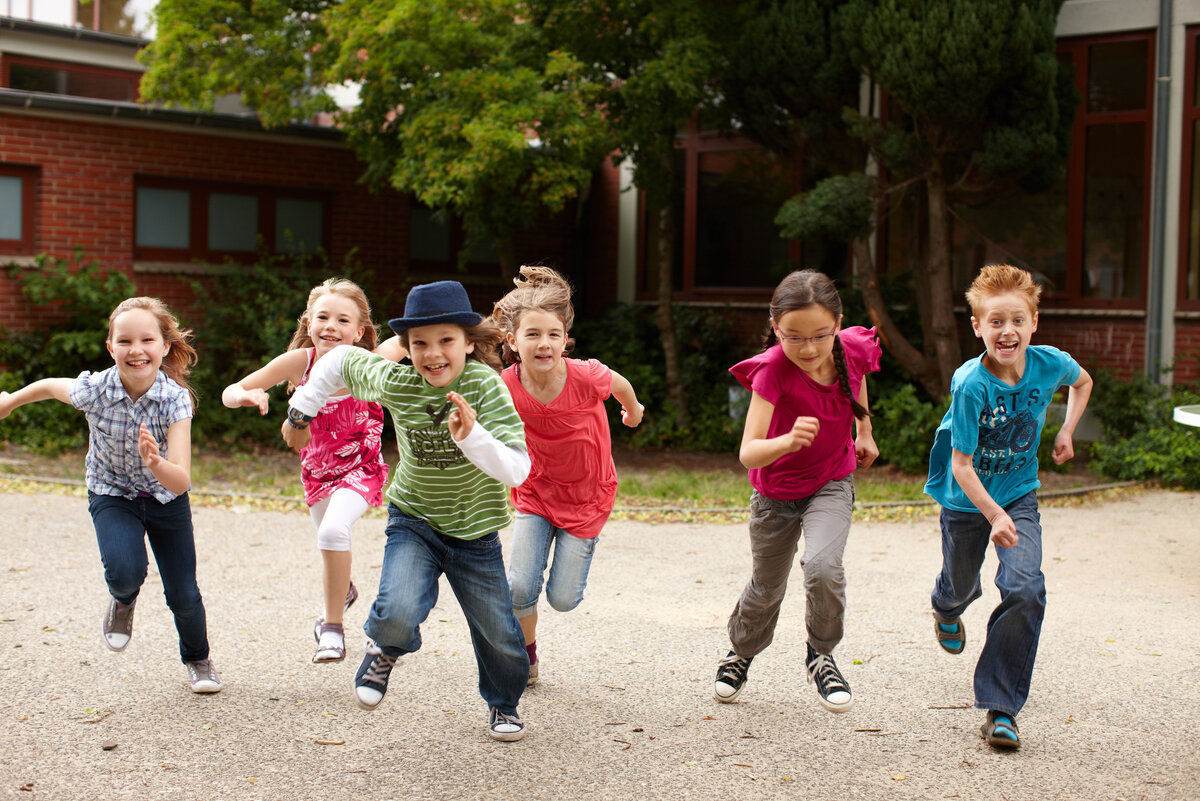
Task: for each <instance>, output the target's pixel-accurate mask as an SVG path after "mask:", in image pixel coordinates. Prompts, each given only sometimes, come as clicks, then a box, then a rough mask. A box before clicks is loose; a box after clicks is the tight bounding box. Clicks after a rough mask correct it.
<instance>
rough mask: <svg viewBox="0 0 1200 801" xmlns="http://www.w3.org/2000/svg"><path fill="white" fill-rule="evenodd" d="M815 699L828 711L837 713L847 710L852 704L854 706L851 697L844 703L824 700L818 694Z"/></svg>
mask: <svg viewBox="0 0 1200 801" xmlns="http://www.w3.org/2000/svg"><path fill="white" fill-rule="evenodd" d="M817 700H818V701H820V702H821V706H823V707H825V708H826V709H828V710H829V711H830V712H835V713H839V714H840V713H842V712H849V711H850V708H851V707H852V706H854V699H853V698H851V699H850V700H849V701H847V702H846V703H844V704H835V703H831V702H830V701H827V700H825V699H824V698H822V697H821V696H819V695H818V696H817Z"/></svg>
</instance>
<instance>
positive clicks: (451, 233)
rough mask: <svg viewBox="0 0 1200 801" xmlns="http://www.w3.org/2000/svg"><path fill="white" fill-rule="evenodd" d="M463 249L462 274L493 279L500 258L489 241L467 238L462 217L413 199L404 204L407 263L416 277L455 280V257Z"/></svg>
mask: <svg viewBox="0 0 1200 801" xmlns="http://www.w3.org/2000/svg"><path fill="white" fill-rule="evenodd" d="M464 248H466V249H467V252H466V254H465V258H466V272H465V274H466V275H469V276H475V277H479V278H488V279H493V278H496V277H497V276H499V275H500V271H499V264H500V257H499V255H498V254H497V253H496V249H495V247H494V246H493V245H492V243H491V242H475V243H469V242H468V241H467V233H466V230H465V228H464V227H463V223H462V219H461V218H459V217H457V216H455V215H453V214H450V213H449V212H445V211H437V210H435V209H431V208H429V207H428V206H426V205H424V204H423V203H420V202H418V201H417V200H415V199H412V200H410V201H409V204H408V265H409V271H410V272H411V273H412V275H413V277H414V278H415V279H417V280H421V281H426V280H431V279H438V278H443V277H445V278H454V279H456V280H457V279H459V278H461V277H462V275H463V274H464V273H463V271H461V270H459V267H458V265H459V256H460V254H462V251H463V249H464Z"/></svg>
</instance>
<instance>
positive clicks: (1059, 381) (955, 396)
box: [925, 345, 1080, 512]
mask: <svg viewBox="0 0 1200 801" xmlns="http://www.w3.org/2000/svg"><path fill="white" fill-rule="evenodd" d="M1079 373H1080V368H1079V364H1078V363H1077V362H1076V361H1075V360H1074V359H1073V358H1071V355H1070V354H1069V353H1065V352H1063V351H1061V350H1059V349H1058V348H1052V347H1050V346H1048V345H1030V346H1029V348H1027V349H1026V351H1025V374H1024V375H1022V376H1021V380H1020V381H1019V382H1017V384H1016V385H1015V386H1010V385H1009V384H1006V383H1004V382H1003V381H1001V380H1000V379H998V378H996V377H995V376H994V375H992V374H991V373H990V372H988V369H987V368H986V367H984V366H983V354H980V355H979V356H977V357H976V358H974V359H971V360H970V361H968V362H966V363H965V364H963V365H962V366H961V367H959V368H958V369H957V370H955V371H954V378H953V379H952V380H951V382H950V408H949V409H947V410H946V416H945V417H943V418H942V422H941V425H939V426H938V430H937V434H936V435H935V436H934V440H933V450H932V451H930V453H929V480H928V481H927V482H926V483H925V492H926V494H928V495H930V496H932V497H933V499H934V500H936V501H937V502H938V503H940V504H941V505H942V506H943V507H945V508H947V509H954V510H956V511H959V512H977V511H979V510H978V509H976V508H975V504H974V503H972V502H971V499H970V498H968V497H967V495H966V493H964V492H963V491H962V488H961V487H960V486H958V482H957V481H955V480H954V474H953V472H952V471H951V466H950V457H951V450H952V449H953V450H956V451H960V452H962V453H966V454H970V455H973V456H974V459H973V462H974V465H975V472H976V473H978V474H979V479H980V481H982V482H983V487H984V489H986V490H987V492H988V495H991V496H992V500H994V501H995V502H996V503H998V504H999V505H1000V506H1008V505H1009V504H1010V503H1012V502H1013V501H1015V500H1017V499H1018V498H1020V497H1021V496H1023V495H1025V494H1026V493H1028V492H1030V491H1031V490H1035V489H1037V488H1038V487H1040V486H1041V482H1040V481H1038V461H1037V450H1038V443H1039V442H1040V441H1041V437H1042V426H1043V425H1044V424H1045V422H1046V407H1047V406H1049V405H1050V401H1051V399H1052V398H1053V397H1054V393H1055V391H1057V390H1058V388H1059V387H1061V386H1063V385H1066V384H1074V383H1075V382H1076V381H1078V380H1079Z"/></svg>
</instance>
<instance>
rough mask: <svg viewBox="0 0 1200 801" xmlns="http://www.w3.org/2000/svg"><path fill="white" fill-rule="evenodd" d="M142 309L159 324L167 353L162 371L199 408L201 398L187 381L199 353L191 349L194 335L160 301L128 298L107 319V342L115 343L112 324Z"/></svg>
mask: <svg viewBox="0 0 1200 801" xmlns="http://www.w3.org/2000/svg"><path fill="white" fill-rule="evenodd" d="M133 309H142V310H144V311H148V312H150V313H151V314H152V315H154V319H155V320H157V321H158V330H159V331H160V332H161V333H162V338H163V344H164V345H166V353H164V354H163V360H162V367H161V368H160V369H161V370H162V371H163V372H164V373H166V374H167V376H168V377H169V378H170V379H171V380H172V381H174V382H175V383H176V384H178V385H179V386H181V387H183V388H184V389H186V390H187V391H188V394H189V395H191V396H192V407H193V408H194V407H196V406H198V405H199V404H200V396H199V395H197V394H196V390H195V389H194V388H193V387H192V385H191V383H190V382H189V381H188V376H189V375H190V374H191V372H192V365H194V364H195V363H196V349H195V348H193V347H192V345H191V341H192V332H191V331H190V330H188V329H184V328H180V327H179V319H178V318H177V317H176V316H175V315H174V314H172V313H171V310H170V309H168V308H167V304H165V303H163V302H162V301H161V300H159V299H158V298H152V297H148V296H145V295H143V296H141V297H136V298H126V299H125V300H123V301H121V302H120V303H118V304H117V308H115V309H113V310H112V314H110V315H108V341H109V343H111V342H112V331H113V323H114V322H116V319H117V318H118V317H120V316H121V315H122V314H124V313H125V312H127V311H132V310H133Z"/></svg>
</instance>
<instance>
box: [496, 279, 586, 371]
mask: <svg viewBox="0 0 1200 801" xmlns="http://www.w3.org/2000/svg"><path fill="white" fill-rule="evenodd" d="M513 283H514V284H516V286H517V288H516V289H513V290H510V291H509V293H508V294H507V295H505V296H504V297H502V298H500V300H498V301H496V305H495V306H494V307H493V308H492V319H493V320H495V322H496V324H497V325H498V326H499V327H500V330H501V331H502V332H504V334H505V335H507V334H513V335H514V336H515V335H516V333H517V330H518V329H519V328H520V327H521V318H522V317H524V316H525V315H526V314H528V313H529V312H532V311H540V312H545V313H547V314H552V315H554V316H555V317H557V318H558V319H559V320H560V321H562V324H563V333H564V334H566V333H569V332H570V330H571V326H572V325H573V324H574V323H575V307H574V306H573V305H571V285H570V284H568V283H567V279H565V278H563V277H562V275H561V274H559V272H558V271H557V270H553V269H551V268H549V267H542V266H528V265H526V266H523V267H521V270H520V275H519V276H518V277H516V278H514V279H513ZM574 346H575V340H573V339H569V338H568V339H567V340H566V342H564V343H563V353H562V355H564V356H566V355H567V354H568V353H570V352H571V349H572V348H573V347H574ZM501 347H502V352H503V356H504V361H505V362H507V363H509V364H512V363H514V362H519V361H520V360H521V357H520V356H519V355H517V353H516V351H514V350H513V349H512V347H511V346H510V345H509V344H508V337H507V336H505V338H504V344H503V345H502V346H501Z"/></svg>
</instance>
